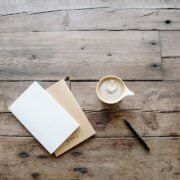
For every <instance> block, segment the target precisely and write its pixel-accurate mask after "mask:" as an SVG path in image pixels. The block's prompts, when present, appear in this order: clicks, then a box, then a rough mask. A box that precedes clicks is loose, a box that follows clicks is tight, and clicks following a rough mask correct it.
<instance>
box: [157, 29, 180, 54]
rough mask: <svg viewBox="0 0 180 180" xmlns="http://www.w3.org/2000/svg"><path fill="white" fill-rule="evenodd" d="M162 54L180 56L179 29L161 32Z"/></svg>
mask: <svg viewBox="0 0 180 180" xmlns="http://www.w3.org/2000/svg"><path fill="white" fill-rule="evenodd" d="M160 37H161V46H162V56H163V57H169V56H180V51H179V47H180V32H179V31H165V32H160Z"/></svg>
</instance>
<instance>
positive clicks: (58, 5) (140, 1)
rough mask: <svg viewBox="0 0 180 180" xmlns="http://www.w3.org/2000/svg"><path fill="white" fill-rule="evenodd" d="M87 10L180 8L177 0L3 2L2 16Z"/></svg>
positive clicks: (5, 0) (17, 0)
mask: <svg viewBox="0 0 180 180" xmlns="http://www.w3.org/2000/svg"><path fill="white" fill-rule="evenodd" d="M86 8H109V9H111V8H112V9H131V8H132V9H134V8H136V9H150V8H154V9H156V8H180V2H179V1H177V0H168V1H167V0H151V1H147V0H134V1H132V0H121V1H119V0H108V1H107V0H68V1H64V0H53V1H44V0H28V1H27V0H16V1H12V0H1V1H0V14H1V15H8V14H15V13H25V12H28V13H40V12H47V11H57V10H70V9H71V10H72V9H86Z"/></svg>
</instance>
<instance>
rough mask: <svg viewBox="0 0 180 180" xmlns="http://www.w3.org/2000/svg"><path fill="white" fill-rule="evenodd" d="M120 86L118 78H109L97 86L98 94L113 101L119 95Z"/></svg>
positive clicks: (106, 99)
mask: <svg viewBox="0 0 180 180" xmlns="http://www.w3.org/2000/svg"><path fill="white" fill-rule="evenodd" d="M121 92H122V87H121V84H120V82H119V81H118V80H116V79H113V78H109V79H107V80H104V81H103V82H102V83H101V84H100V86H99V94H100V96H101V97H102V98H103V99H104V100H105V101H112V102H113V101H115V100H117V99H118V98H119V97H120V96H121Z"/></svg>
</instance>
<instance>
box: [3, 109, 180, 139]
mask: <svg viewBox="0 0 180 180" xmlns="http://www.w3.org/2000/svg"><path fill="white" fill-rule="evenodd" d="M86 115H87V117H88V119H89V121H90V122H91V124H92V125H93V127H94V129H95V130H96V137H110V138H111V137H129V136H134V135H133V134H132V133H131V131H130V130H129V129H127V127H126V125H125V123H124V119H128V121H130V122H131V124H132V125H133V126H134V127H135V128H136V129H137V130H138V131H139V133H140V134H141V135H142V136H180V121H179V118H180V112H171V113H159V112H141V111H117V112H111V111H100V112H86ZM0 135H1V136H31V134H30V133H29V132H27V130H26V129H25V128H24V127H23V126H22V125H21V124H20V122H19V121H18V120H17V119H16V118H15V117H14V116H13V115H12V114H11V113H2V114H1V116H0Z"/></svg>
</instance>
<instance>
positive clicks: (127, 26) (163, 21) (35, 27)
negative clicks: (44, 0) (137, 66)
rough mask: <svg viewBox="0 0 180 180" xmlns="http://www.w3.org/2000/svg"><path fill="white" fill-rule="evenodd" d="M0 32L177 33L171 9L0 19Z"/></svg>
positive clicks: (177, 14) (178, 15) (178, 17)
mask: <svg viewBox="0 0 180 180" xmlns="http://www.w3.org/2000/svg"><path fill="white" fill-rule="evenodd" d="M0 26H1V28H0V32H32V31H41V32H42V31H63V30H66V31H67V30H71V31H76V30H81V31H82V30H88V31H89V30H152V29H153V30H154V29H156V30H180V11H178V10H174V9H168V10H166V9H124V10H116V9H106V8H105V9H103V8H100V9H84V10H64V11H63V10H62V11H52V12H44V13H34V14H28V13H24V14H14V15H7V16H0Z"/></svg>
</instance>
